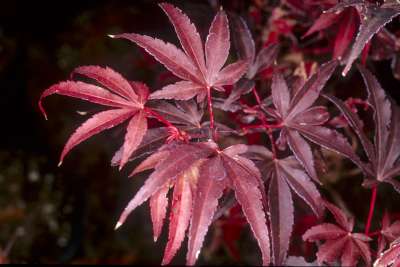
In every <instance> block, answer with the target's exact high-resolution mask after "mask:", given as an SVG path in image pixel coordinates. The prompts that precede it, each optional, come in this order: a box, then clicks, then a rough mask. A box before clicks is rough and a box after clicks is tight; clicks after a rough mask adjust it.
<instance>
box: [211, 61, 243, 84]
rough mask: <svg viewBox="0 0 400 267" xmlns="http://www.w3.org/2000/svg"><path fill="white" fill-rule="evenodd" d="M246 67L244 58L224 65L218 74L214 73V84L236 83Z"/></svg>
mask: <svg viewBox="0 0 400 267" xmlns="http://www.w3.org/2000/svg"><path fill="white" fill-rule="evenodd" d="M247 67H248V62H247V61H244V60H239V61H236V62H235V63H232V64H230V65H228V66H226V67H224V68H223V69H222V70H221V71H220V72H219V74H218V75H215V76H216V77H215V80H214V85H215V86H223V85H232V84H234V83H236V82H237V81H238V80H239V79H240V77H242V76H243V74H244V73H245V72H246V70H247Z"/></svg>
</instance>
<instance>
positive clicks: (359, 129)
mask: <svg viewBox="0 0 400 267" xmlns="http://www.w3.org/2000/svg"><path fill="white" fill-rule="evenodd" d="M324 97H326V98H328V99H329V100H330V101H331V102H332V103H333V104H335V105H336V107H337V108H338V109H339V110H340V111H341V112H342V114H343V115H344V117H345V118H346V120H347V121H348V122H349V124H350V126H351V127H352V128H353V130H354V131H355V133H356V134H357V135H358V137H359V138H360V141H361V144H362V146H363V148H364V151H365V153H366V154H367V156H368V158H369V159H370V161H372V162H373V161H374V160H375V150H374V147H373V145H372V143H371V141H369V139H368V137H367V136H366V135H365V133H364V131H363V123H362V121H361V119H360V118H359V117H358V115H357V114H356V113H354V112H353V111H352V110H351V109H350V108H349V107H348V106H347V105H346V104H345V103H344V102H343V101H341V100H340V99H338V98H336V97H334V96H332V95H324Z"/></svg>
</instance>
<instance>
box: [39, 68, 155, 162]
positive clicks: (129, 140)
mask: <svg viewBox="0 0 400 267" xmlns="http://www.w3.org/2000/svg"><path fill="white" fill-rule="evenodd" d="M74 73H75V74H81V75H84V76H86V77H88V78H91V79H93V80H95V81H97V82H98V83H99V84H101V85H102V86H104V87H105V88H106V89H105V88H104V87H100V86H97V85H93V84H89V83H85V82H80V81H72V80H70V81H65V82H61V83H58V84H55V85H53V86H51V87H50V88H48V89H47V90H45V91H44V92H43V94H42V96H41V97H40V100H39V107H40V109H41V111H42V112H43V114H44V115H45V117H46V113H45V111H44V109H43V107H42V100H43V99H44V98H45V97H47V96H49V95H52V94H59V95H66V96H70V97H75V98H79V99H83V100H86V101H89V102H93V103H96V104H101V105H105V106H109V107H112V108H113V109H110V110H107V111H102V112H99V113H97V114H96V115H94V116H93V117H92V118H90V119H88V120H87V121H86V122H84V123H83V124H82V125H81V126H80V127H79V128H78V129H76V131H75V133H74V134H72V135H71V137H70V138H69V140H68V142H67V144H66V145H65V147H64V149H63V151H62V153H61V157H60V164H61V163H62V161H63V159H64V157H65V156H66V155H67V153H68V152H69V151H70V150H71V149H73V148H74V147H75V146H77V145H79V144H80V143H82V142H83V141H85V140H86V139H88V138H90V137H91V136H93V135H95V134H97V133H100V132H102V131H104V130H106V129H109V128H112V127H114V126H116V125H118V124H121V123H123V122H124V121H126V120H129V119H130V122H129V124H128V126H127V132H126V135H125V141H124V144H123V146H122V150H121V160H120V162H119V165H120V168H122V167H123V166H124V165H125V164H126V162H127V161H128V159H129V157H130V156H131V154H132V153H133V152H134V151H135V150H136V149H137V147H138V146H139V144H140V143H141V141H142V139H143V136H144V135H145V133H146V131H147V120H146V117H147V113H146V111H145V108H144V104H145V103H146V101H147V95H148V88H147V86H146V85H144V84H142V83H138V82H132V83H130V82H128V81H127V80H126V79H125V78H123V77H122V76H121V75H120V74H119V73H117V72H115V71H114V70H112V69H110V68H102V67H98V66H84V67H79V68H77V69H75V70H74Z"/></svg>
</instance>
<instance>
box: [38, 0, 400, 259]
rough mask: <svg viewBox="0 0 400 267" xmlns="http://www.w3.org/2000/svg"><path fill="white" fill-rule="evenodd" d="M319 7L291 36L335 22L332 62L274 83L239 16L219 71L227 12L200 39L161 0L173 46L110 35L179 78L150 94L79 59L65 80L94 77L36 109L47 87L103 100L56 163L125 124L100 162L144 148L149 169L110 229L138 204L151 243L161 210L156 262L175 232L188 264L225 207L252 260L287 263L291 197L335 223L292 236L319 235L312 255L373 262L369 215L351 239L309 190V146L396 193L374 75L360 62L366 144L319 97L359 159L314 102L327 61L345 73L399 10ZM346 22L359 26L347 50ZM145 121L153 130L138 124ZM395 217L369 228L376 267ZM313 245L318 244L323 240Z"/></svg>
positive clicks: (391, 120) (388, 104)
mask: <svg viewBox="0 0 400 267" xmlns="http://www.w3.org/2000/svg"><path fill="white" fill-rule="evenodd" d="M287 2H291V5H290V7H291V9H293V10H294V9H299V3H297V4H296V3H295V2H296V1H287ZM310 2H313V1H310ZM325 2H327V3H326V6H327V7H328V8H329V9H328V10H326V11H325V12H324V13H323V14H321V15H320V17H319V18H318V19H317V20H316V21H315V23H314V24H313V25H312V26H311V27H310V28H309V29H308V31H307V32H305V34H303V35H304V37H307V36H310V35H312V34H313V33H316V32H321V31H326V30H327V29H328V28H329V26H331V25H333V24H334V23H340V27H339V29H338V33H337V35H336V39H334V50H333V51H334V52H333V58H334V59H333V60H332V61H329V62H326V63H324V64H321V65H320V66H319V67H317V68H316V71H315V72H314V73H310V71H308V72H307V71H304V73H305V75H303V76H290V77H285V75H284V74H283V72H282V71H281V70H282V69H280V68H279V65H278V66H277V65H276V64H275V61H276V60H277V57H278V50H279V47H278V45H277V44H267V45H265V46H264V47H263V48H261V49H260V51H259V53H258V54H256V44H255V41H254V40H253V37H252V34H251V32H250V30H249V28H248V27H247V24H246V23H245V21H244V20H243V19H242V18H240V17H238V16H237V15H234V14H232V15H231V16H230V17H231V19H230V21H231V24H233V25H234V26H233V27H232V33H233V40H234V43H235V47H236V52H237V57H238V60H237V61H235V62H233V63H230V64H227V65H226V62H227V61H228V57H229V53H230V39H231V38H230V35H231V32H230V29H229V21H228V16H227V14H226V13H225V11H223V10H220V11H218V13H217V14H216V15H215V17H214V19H213V21H212V23H211V26H210V28H209V32H208V35H207V38H206V41H205V43H204V44H203V42H202V39H201V36H200V34H199V32H198V31H197V29H196V27H195V26H194V25H193V24H192V23H191V21H190V20H189V18H188V17H187V16H186V15H185V14H184V13H183V12H182V11H181V10H180V9H178V8H176V7H174V6H172V5H171V4H167V3H162V4H160V7H161V8H162V10H163V11H164V12H165V14H166V15H167V16H168V18H169V20H170V22H171V23H172V25H173V26H174V29H175V32H176V34H177V36H178V39H179V41H180V44H181V46H182V49H180V48H178V47H176V46H175V45H173V44H171V43H166V42H164V41H162V40H159V39H157V38H153V37H149V36H145V35H140V34H136V33H124V34H118V35H110V37H112V38H122V39H127V40H129V41H131V42H133V43H135V44H137V45H138V46H140V47H141V48H143V49H145V50H146V51H147V52H148V53H149V54H150V55H152V56H153V57H154V58H155V59H156V60H157V61H158V62H160V63H161V64H162V65H163V66H165V68H167V69H168V70H169V71H170V72H171V73H172V74H174V75H175V76H176V77H177V78H178V79H179V80H178V81H177V82H175V83H173V84H169V85H166V86H164V87H163V88H161V89H160V90H156V91H154V92H150V90H149V88H148V87H147V86H146V85H145V84H144V83H141V82H137V81H129V80H127V79H125V78H124V77H122V76H121V75H120V74H118V73H117V72H116V71H114V70H112V69H110V68H103V67H98V66H85V67H79V68H77V69H75V70H74V71H73V76H72V77H75V75H81V76H86V77H87V78H89V79H92V80H94V81H95V82H96V83H97V85H95V84H90V83H87V82H82V81H75V80H69V81H64V82H61V83H58V84H55V85H53V86H51V87H50V88H48V89H47V90H45V91H44V93H43V94H42V96H41V99H40V101H39V106H40V108H41V110H42V111H43V113H44V109H43V107H42V103H41V101H42V99H43V98H45V97H47V96H49V95H52V94H60V95H66V96H70V97H75V98H79V99H83V100H86V101H89V102H92V103H96V104H101V105H104V106H107V107H111V108H112V109H109V110H106V111H102V112H99V113H98V114H96V115H94V116H93V117H91V118H89V119H88V120H87V121H86V122H85V123H83V124H82V125H81V126H80V127H79V128H78V129H77V130H76V131H75V133H74V134H72V136H71V137H70V138H69V140H68V141H67V143H66V145H65V147H64V150H63V152H62V154H61V158H60V164H61V163H62V161H63V160H64V157H65V156H66V154H67V153H68V152H69V151H70V150H71V149H72V148H74V147H75V146H77V145H78V144H80V143H81V142H83V141H85V140H86V139H88V138H89V137H91V136H93V135H95V134H97V133H100V132H102V131H104V130H106V129H109V128H112V127H114V126H117V125H119V124H122V123H123V122H125V121H128V120H129V122H128V125H127V127H126V135H125V140H124V142H123V145H122V147H121V149H120V150H119V151H118V152H117V153H116V154H115V156H114V158H113V159H112V163H113V165H119V168H120V169H122V168H123V167H124V166H125V165H126V164H127V163H128V162H129V161H130V160H133V159H137V158H142V157H144V156H148V157H147V158H146V159H144V160H143V161H141V163H140V164H139V165H138V166H136V168H135V169H134V170H133V172H132V174H131V176H133V175H135V174H137V173H139V172H143V171H147V170H153V172H152V173H151V174H150V176H149V177H148V178H147V179H146V181H145V183H144V185H143V186H142V187H141V188H140V190H139V191H138V192H137V193H136V194H135V196H134V197H133V198H132V200H131V201H130V202H129V203H128V205H127V206H126V208H125V210H124V211H123V212H122V215H121V217H120V219H119V220H118V222H117V224H116V228H118V227H120V226H121V225H122V224H123V223H124V222H125V221H126V219H127V218H128V215H129V214H130V213H131V212H132V211H133V210H134V209H135V208H137V207H138V206H140V205H141V204H143V203H144V202H146V201H147V200H149V202H150V211H151V220H152V223H153V231H154V240H155V241H156V240H157V239H158V237H159V235H160V233H161V231H162V228H163V225H164V221H165V217H166V215H167V211H168V206H169V205H170V208H169V232H168V243H167V245H166V248H165V253H164V258H163V260H162V264H169V263H170V262H171V260H172V259H173V257H174V256H175V254H176V252H177V251H178V249H179V248H180V247H181V244H182V242H183V240H184V238H185V235H186V233H187V236H188V252H187V264H188V265H193V264H195V262H196V260H197V258H198V255H199V253H200V250H201V248H202V246H203V242H204V239H205V236H206V234H207V232H208V229H209V227H210V225H211V223H212V222H213V221H214V220H216V219H218V217H219V216H220V215H221V214H223V213H224V211H226V210H228V209H230V208H231V207H232V203H235V202H237V203H238V204H239V205H240V207H241V209H242V212H243V215H244V217H245V218H246V220H247V222H248V224H249V225H250V228H251V230H252V233H253V235H254V237H255V239H256V240H257V243H258V245H259V248H260V250H261V254H262V264H263V265H269V264H276V265H282V264H285V263H287V260H288V251H289V245H290V241H291V238H292V232H293V226H294V223H295V218H294V214H295V211H294V209H295V206H294V201H293V198H294V196H298V197H300V198H301V199H302V200H303V201H304V203H305V204H306V205H307V206H309V208H310V210H311V211H312V212H313V213H314V214H315V215H316V216H317V217H318V218H319V219H320V220H322V219H323V215H324V211H325V208H327V209H328V210H329V211H330V212H331V213H332V215H333V216H334V218H335V220H336V222H337V225H334V224H331V223H322V224H320V225H318V226H315V227H313V228H311V229H309V230H308V231H307V232H306V233H305V234H304V236H303V239H304V240H306V241H311V242H317V241H318V242H317V243H318V244H319V249H318V253H317V255H316V256H317V260H318V262H319V263H321V264H322V263H324V262H325V263H328V264H330V263H334V262H337V261H340V262H341V263H342V265H346V266H347V265H349V266H350V265H356V264H357V262H358V261H359V260H360V259H361V260H362V261H364V262H365V263H366V264H371V262H372V260H373V258H374V256H375V255H374V253H372V252H371V251H372V249H371V247H370V241H372V235H369V228H370V222H371V221H370V220H371V216H372V213H370V216H369V217H368V221H367V224H366V226H365V228H366V231H365V234H361V233H354V232H353V230H354V229H353V228H354V218H348V217H347V216H346V215H345V214H344V213H343V211H341V210H340V209H339V208H337V207H336V206H334V205H333V204H330V203H329V202H327V201H324V200H323V197H322V195H321V193H320V191H319V189H318V187H319V186H321V182H320V179H319V176H320V172H319V170H318V164H319V162H318V159H317V158H316V155H317V154H318V151H319V150H320V149H326V150H330V151H333V152H336V153H338V154H340V155H342V156H343V157H344V158H347V159H349V160H350V161H352V162H353V163H354V164H355V165H356V166H357V167H358V168H359V169H360V170H362V172H363V174H364V177H365V182H364V185H365V187H367V188H372V190H373V196H374V194H375V196H376V188H377V186H378V185H379V184H380V183H383V182H384V183H389V184H391V185H392V186H393V187H394V188H395V189H396V190H397V191H400V184H399V182H398V181H397V180H396V179H395V177H396V176H397V175H399V174H400V166H399V162H398V158H399V156H400V126H399V125H400V121H399V120H400V113H399V112H400V110H399V107H398V106H397V105H396V103H395V102H394V101H393V100H391V99H390V98H389V97H388V96H387V95H386V93H385V91H384V90H383V89H382V88H381V86H380V84H379V83H378V81H377V79H376V78H375V77H374V75H373V74H372V73H371V72H370V71H369V70H368V69H367V68H366V67H364V66H361V65H360V66H359V67H358V69H359V71H360V73H361V74H362V77H363V79H364V83H365V85H366V88H367V92H368V99H367V103H368V105H369V106H370V107H371V108H372V110H373V121H374V123H375V134H374V141H373V142H371V140H369V138H368V133H366V132H365V129H363V128H364V123H363V121H362V120H361V119H360V117H359V116H358V115H357V113H356V112H354V110H353V109H352V108H351V107H349V105H348V104H347V103H346V102H345V101H342V100H340V99H338V98H336V97H335V96H333V95H331V94H324V95H323V96H324V98H325V100H326V99H327V100H329V101H330V102H332V103H333V104H334V105H335V106H336V107H337V109H338V110H339V111H340V115H341V116H343V117H344V118H345V120H346V124H347V125H349V126H350V127H351V128H352V129H353V130H354V132H355V134H356V135H357V136H358V138H359V141H360V144H361V146H362V148H363V150H364V154H365V155H363V156H361V155H358V154H357V151H355V150H354V149H353V147H352V145H351V144H350V143H349V141H348V140H347V138H346V136H345V135H343V134H342V133H341V132H339V131H338V130H337V129H334V128H332V127H331V126H330V125H329V121H330V117H331V116H330V113H329V112H328V109H327V106H324V105H321V104H317V105H315V103H316V102H317V100H318V99H320V95H321V92H322V90H323V89H324V88H325V87H326V84H327V83H328V81H329V79H330V77H331V76H332V75H333V74H334V72H335V70H336V69H337V68H338V65H339V64H340V63H343V64H344V65H345V67H344V70H343V75H345V74H347V73H348V72H349V70H350V68H351V66H352V64H353V62H354V61H355V60H356V58H357V57H358V56H359V55H360V54H361V52H362V50H363V49H365V48H364V47H365V46H366V45H367V43H368V41H369V40H370V39H371V38H372V37H373V36H374V34H376V33H378V31H379V30H380V29H382V28H383V27H384V26H385V24H387V23H388V22H389V21H390V20H391V19H392V18H394V17H395V16H397V15H398V14H399V12H400V4H398V3H397V2H395V1H385V3H383V4H381V5H380V4H378V3H372V2H370V1H362V0H344V1H341V2H339V3H333V2H335V1H325ZM310 5H311V6H312V3H311V4H310ZM300 6H301V4H300ZM303 7H304V6H303ZM358 17H360V18H358ZM359 21H361V22H360V23H359ZM358 23H359V24H360V26H359V30H358V34H357V35H356V37H355V40H354V43H353V45H352V46H351V48H350V49H349V50H347V47H349V46H350V44H351V42H352V39H353V35H354V34H355V32H356V26H358V25H357V24H358ZM348 24H349V26H348ZM347 26H348V28H346V27H347ZM381 39H382V38H381ZM367 47H368V45H367ZM367 53H368V51H367V52H366V54H367ZM268 69H269V70H270V71H272V73H273V75H272V79H271V82H269V81H268V79H265V77H264V78H260V76H261V74H262V73H263V72H265V71H266V70H268ZM265 84H267V85H269V84H270V86H268V87H269V88H270V91H268V92H270V93H269V94H268V93H267V94H265V92H263V91H261V90H260V88H261V87H262V85H265ZM250 93H251V94H250ZM253 96H254V99H252V97H253ZM249 101H250V102H251V103H253V104H249ZM254 102H255V104H254ZM217 110H218V111H217ZM214 112H222V113H223V114H229V115H230V116H232V117H233V118H234V121H235V122H237V124H236V125H233V127H229V126H228V125H225V124H224V123H223V121H222V120H221V121H218V122H216V121H215V116H214ZM44 114H45V113H44ZM204 114H206V116H204ZM45 116H46V114H45ZM149 120H150V121H151V120H157V121H158V122H159V123H161V124H162V126H160V124H154V123H148V121H149ZM148 125H155V126H154V127H152V128H150V129H148V127H149V126H148ZM157 126H159V127H157ZM230 126H231V125H230ZM232 128H233V129H232ZM260 132H261V133H265V135H266V137H267V138H268V140H269V141H268V142H260V143H259V144H257V145H246V142H245V140H244V138H243V136H248V135H251V134H252V133H260ZM224 136H233V137H235V138H237V139H239V140H240V141H239V142H238V144H235V145H230V146H226V145H225V144H224V142H222V141H223V140H222V139H223V138H221V137H224ZM316 151H317V152H316ZM170 189H171V190H172V193H171V194H170V193H169V191H170ZM169 196H170V197H169ZM222 199H232V200H233V201H221V200H222ZM373 199H374V200H373V202H372V204H371V211H373V205H374V202H375V198H373ZM169 202H171V203H169ZM398 224H399V222H398V221H396V222H394V223H393V224H390V221H389V219H388V215H385V217H384V219H383V222H382V230H381V231H380V232H379V233H377V235H376V236H378V243H379V244H378V253H377V254H378V255H380V253H381V252H383V251H384V250H385V248H386V246H387V244H388V243H390V242H393V243H391V245H390V248H389V250H388V251H387V252H384V253H383V254H382V256H381V257H380V258H379V259H378V257H376V258H377V261H376V263H375V264H376V265H377V266H388V265H390V264H392V263H393V262H394V261H396V260H397V261H398V260H399V259H398V258H396V257H397V256H395V257H394V258H393V256H392V255H395V254H396V251H397V250H398V247H399V246H398V241H396V239H397V238H398V237H399V234H400V233H399V232H400V231H399V229H398V228H399V227H398ZM319 240H324V241H325V242H324V243H323V244H322V245H321V244H320V242H319ZM393 251H395V252H393ZM390 257H391V258H390ZM389 258H390V260H389Z"/></svg>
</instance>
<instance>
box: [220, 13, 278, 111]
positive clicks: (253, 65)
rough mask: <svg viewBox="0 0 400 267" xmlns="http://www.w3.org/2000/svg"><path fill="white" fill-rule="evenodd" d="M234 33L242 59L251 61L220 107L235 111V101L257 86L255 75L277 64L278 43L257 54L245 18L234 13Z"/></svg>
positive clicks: (262, 49) (232, 18)
mask: <svg viewBox="0 0 400 267" xmlns="http://www.w3.org/2000/svg"><path fill="white" fill-rule="evenodd" d="M231 22H232V33H233V36H232V37H233V43H234V44H235V48H236V51H237V54H238V56H239V58H240V59H242V60H246V61H247V62H249V67H248V69H247V72H246V74H245V75H244V77H243V78H242V79H240V80H239V81H238V82H237V83H235V84H234V85H233V88H232V91H231V93H230V94H229V96H228V98H227V99H225V100H224V101H223V103H222V104H221V105H218V108H220V109H222V110H225V111H234V108H235V106H234V105H233V103H234V102H235V101H236V100H238V99H239V98H240V96H241V95H245V94H247V93H249V92H250V91H251V90H252V89H253V88H254V86H255V83H254V78H255V76H256V75H257V74H258V73H260V72H262V71H263V70H265V69H267V68H269V67H271V66H272V65H273V64H275V61H276V58H277V56H278V45H276V44H270V45H268V46H266V47H263V48H261V50H260V51H259V52H258V54H257V55H256V48H255V44H254V40H253V37H252V35H251V33H250V30H249V28H248V27H247V24H246V22H245V21H244V20H243V18H241V17H239V16H236V15H232V16H231Z"/></svg>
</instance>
